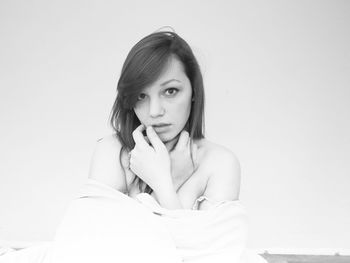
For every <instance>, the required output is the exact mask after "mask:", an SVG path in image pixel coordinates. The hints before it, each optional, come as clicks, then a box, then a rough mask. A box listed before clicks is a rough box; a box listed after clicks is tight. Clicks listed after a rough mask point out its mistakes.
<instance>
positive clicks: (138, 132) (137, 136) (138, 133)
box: [132, 124, 149, 147]
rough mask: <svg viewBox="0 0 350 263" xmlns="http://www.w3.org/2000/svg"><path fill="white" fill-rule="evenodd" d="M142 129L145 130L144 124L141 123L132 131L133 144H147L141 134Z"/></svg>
mask: <svg viewBox="0 0 350 263" xmlns="http://www.w3.org/2000/svg"><path fill="white" fill-rule="evenodd" d="M144 130H145V125H143V124H141V125H140V126H138V127H137V128H136V129H135V130H134V131H133V132H132V137H133V138H134V141H135V144H137V145H138V146H141V147H147V146H149V145H148V143H147V142H146V141H145V139H144V137H143V134H142V131H144Z"/></svg>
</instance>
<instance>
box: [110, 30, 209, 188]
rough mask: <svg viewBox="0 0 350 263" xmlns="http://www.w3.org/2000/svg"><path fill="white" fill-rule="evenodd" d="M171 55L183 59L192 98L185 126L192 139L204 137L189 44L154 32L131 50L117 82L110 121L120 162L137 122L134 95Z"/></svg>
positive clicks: (197, 74)
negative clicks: (117, 140) (118, 142)
mask: <svg viewBox="0 0 350 263" xmlns="http://www.w3.org/2000/svg"><path fill="white" fill-rule="evenodd" d="M172 56H175V57H176V58H177V59H179V61H181V62H182V64H183V66H184V70H185V73H186V75H187V77H188V79H189V80H190V83H191V86H192V94H193V95H192V97H193V99H194V100H193V101H192V105H191V112H190V116H189V119H188V121H187V123H186V126H185V129H186V130H187V131H188V132H189V135H190V138H191V142H192V141H193V139H201V138H204V88H203V78H202V73H201V71H200V67H199V65H198V62H197V60H196V58H195V56H194V54H193V52H192V50H191V48H190V46H189V45H188V44H187V43H186V41H185V40H183V39H182V38H181V37H180V36H179V35H177V34H176V33H174V32H170V31H160V32H155V33H152V34H150V35H148V36H146V37H144V38H143V39H141V40H140V41H139V42H138V43H137V44H136V45H135V46H134V47H133V48H132V49H131V50H130V52H129V54H128V56H127V57H126V60H125V62H124V64H123V68H122V71H121V74H120V78H119V81H118V86H117V97H116V100H115V102H114V104H113V108H112V112H111V118H110V124H111V126H112V128H113V129H114V131H115V132H116V136H117V138H118V139H119V141H120V143H121V145H122V148H121V150H120V155H119V161H120V163H121V164H122V161H121V155H122V151H123V150H126V151H131V150H132V149H133V148H134V146H135V142H134V140H133V137H132V132H133V131H134V130H135V129H136V127H137V126H139V125H140V121H139V120H138V118H137V116H136V114H135V113H134V110H133V108H134V106H135V104H136V102H137V97H138V95H139V93H140V92H141V91H142V90H143V89H144V88H145V87H146V86H148V85H150V84H152V83H153V82H154V81H156V80H157V78H158V77H159V76H160V74H161V73H162V70H163V69H164V68H165V66H166V65H167V62H168V61H169V59H170V58H171V57H172ZM135 178H136V177H135ZM137 178H138V177H137ZM138 180H140V184H139V187H140V191H145V192H148V193H151V192H152V189H151V188H150V187H149V186H148V185H146V184H144V185H143V186H144V187H145V189H143V190H142V189H141V188H142V187H141V184H142V183H144V182H143V181H142V180H141V179H140V178H138Z"/></svg>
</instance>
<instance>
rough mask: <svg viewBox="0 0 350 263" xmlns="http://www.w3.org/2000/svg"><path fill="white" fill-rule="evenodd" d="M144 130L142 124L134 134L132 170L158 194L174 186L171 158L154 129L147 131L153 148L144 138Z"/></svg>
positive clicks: (131, 158) (131, 155)
mask: <svg viewBox="0 0 350 263" xmlns="http://www.w3.org/2000/svg"><path fill="white" fill-rule="evenodd" d="M143 130H145V126H144V125H143V124H141V125H140V126H139V127H137V128H136V129H135V130H134V131H133V133H132V136H133V138H134V141H135V147H134V149H133V150H132V151H131V152H130V169H131V170H132V171H133V172H134V173H135V174H136V175H137V176H138V177H140V178H141V179H142V180H143V181H144V182H145V183H146V184H148V185H149V186H150V187H151V188H152V189H153V191H155V192H157V191H158V190H161V189H162V188H163V187H169V185H170V184H171V185H172V179H171V171H170V157H169V153H168V150H167V149H166V147H165V145H164V144H163V142H162V141H161V140H160V139H159V137H158V135H157V133H156V132H155V131H154V129H153V127H152V126H149V127H147V129H146V132H147V137H148V139H149V141H150V143H151V144H152V146H153V147H152V146H150V145H149V144H148V143H147V142H146V140H145V138H144V137H143V134H142V131H143Z"/></svg>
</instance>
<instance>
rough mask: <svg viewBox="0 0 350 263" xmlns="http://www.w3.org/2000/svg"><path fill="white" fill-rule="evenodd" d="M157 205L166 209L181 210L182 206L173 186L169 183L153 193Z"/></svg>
mask: <svg viewBox="0 0 350 263" xmlns="http://www.w3.org/2000/svg"><path fill="white" fill-rule="evenodd" d="M154 193H155V195H156V197H157V199H158V202H159V204H160V205H161V206H162V207H164V208H167V209H182V208H183V206H182V204H181V201H180V199H179V197H178V196H177V194H176V190H175V188H174V184H173V183H172V182H169V183H168V184H166V185H163V186H162V187H161V188H159V189H157V190H155V191H154Z"/></svg>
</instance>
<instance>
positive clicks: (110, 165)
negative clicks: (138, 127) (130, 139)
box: [89, 135, 126, 192]
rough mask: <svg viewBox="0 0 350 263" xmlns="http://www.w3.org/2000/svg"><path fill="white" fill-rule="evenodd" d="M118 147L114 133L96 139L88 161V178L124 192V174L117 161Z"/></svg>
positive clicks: (119, 147)
mask: <svg viewBox="0 0 350 263" xmlns="http://www.w3.org/2000/svg"><path fill="white" fill-rule="evenodd" d="M120 149H121V145H120V143H119V141H118V140H117V138H115V137H114V135H109V136H106V137H104V138H102V139H100V140H98V141H97V144H96V146H95V149H94V153H93V155H92V158H91V162H90V170H89V178H91V179H95V180H97V181H99V182H101V183H104V184H106V185H108V186H110V187H113V188H115V189H116V190H118V191H120V192H125V190H126V182H125V176H124V173H123V170H122V167H121V165H120V162H119V153H120Z"/></svg>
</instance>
